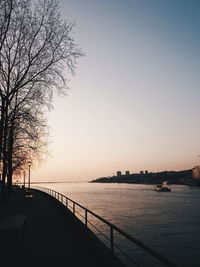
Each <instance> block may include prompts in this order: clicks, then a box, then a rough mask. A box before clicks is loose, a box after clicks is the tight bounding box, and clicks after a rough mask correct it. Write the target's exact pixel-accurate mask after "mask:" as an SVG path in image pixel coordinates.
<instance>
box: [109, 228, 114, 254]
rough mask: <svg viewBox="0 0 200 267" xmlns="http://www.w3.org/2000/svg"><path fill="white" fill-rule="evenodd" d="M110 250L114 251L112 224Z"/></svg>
mask: <svg viewBox="0 0 200 267" xmlns="http://www.w3.org/2000/svg"><path fill="white" fill-rule="evenodd" d="M110 250H111V253H114V238H113V228H112V226H110Z"/></svg>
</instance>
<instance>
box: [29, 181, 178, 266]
mask: <svg viewBox="0 0 200 267" xmlns="http://www.w3.org/2000/svg"><path fill="white" fill-rule="evenodd" d="M34 188H36V189H39V190H40V191H43V192H45V193H48V194H50V195H51V196H53V197H55V198H56V199H58V200H59V201H60V202H61V203H62V204H63V205H65V206H66V208H68V209H69V207H70V208H71V209H72V211H73V214H74V215H76V206H78V207H80V208H81V209H83V210H84V211H85V216H83V215H81V217H82V218H84V219H85V226H86V227H88V223H90V222H89V221H88V213H89V214H91V215H93V216H94V217H96V218H97V219H99V220H100V221H102V222H103V223H104V224H106V225H108V226H109V227H110V238H107V239H108V240H109V241H110V251H111V253H113V254H114V247H116V248H118V249H119V250H120V251H122V250H121V249H120V248H119V247H118V246H117V245H116V244H115V243H114V231H113V230H115V231H117V232H118V233H119V234H121V235H122V236H124V237H126V238H127V239H128V240H130V241H131V242H132V243H134V244H136V245H137V246H138V247H140V248H142V249H143V250H145V251H146V252H148V253H149V254H151V255H152V256H153V257H154V258H156V259H157V260H159V261H160V262H162V263H163V264H164V265H165V266H168V267H175V266H176V265H175V264H174V263H172V262H171V261H170V260H169V259H168V258H166V257H165V256H163V255H161V254H159V253H158V252H156V251H155V250H153V249H152V248H150V247H148V246H147V245H145V244H144V243H143V242H141V241H140V240H138V239H136V238H135V237H133V236H132V235H130V234H128V233H126V232H125V231H123V230H122V229H120V228H119V227H117V226H116V225H114V224H112V223H110V222H109V221H107V220H106V219H104V218H102V217H101V216H99V215H97V214H96V213H94V212H93V211H91V210H89V209H87V208H85V207H84V206H82V205H81V204H79V203H77V202H76V201H74V200H72V199H70V198H68V197H66V196H65V195H63V194H61V193H59V192H57V191H55V190H53V189H49V188H45V187H40V186H36V187H34ZM63 199H65V202H64V200H63ZM69 201H70V202H71V203H72V206H70V205H69ZM77 213H78V212H77ZM78 214H79V215H80V213H78ZM90 224H91V223H90ZM91 225H92V224H91ZM95 228H96V227H95ZM96 230H98V229H96ZM98 231H99V232H100V233H101V231H100V230H98ZM101 234H103V233H101ZM103 235H104V234H103ZM124 255H125V256H127V255H126V253H125V252H124ZM127 257H128V258H129V259H130V257H129V256H127ZM132 261H133V262H135V261H134V260H133V259H132Z"/></svg>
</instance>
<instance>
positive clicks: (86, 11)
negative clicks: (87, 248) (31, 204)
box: [31, 0, 200, 181]
mask: <svg viewBox="0 0 200 267" xmlns="http://www.w3.org/2000/svg"><path fill="white" fill-rule="evenodd" d="M60 6H61V12H62V14H63V17H64V18H66V19H69V20H70V21H75V22H76V27H75V33H74V39H75V41H76V42H77V43H78V44H79V46H80V47H81V48H82V50H83V52H84V53H85V57H83V58H81V59H80V60H79V61H78V64H77V70H76V74H75V76H71V77H70V76H69V78H70V79H71V80H70V81H69V87H70V88H71V89H70V90H69V93H68V96H67V97H64V98H61V97H58V96H54V110H53V111H51V112H50V113H49V114H48V117H49V124H50V126H51V128H52V130H51V138H50V139H51V144H50V152H51V157H49V158H48V159H47V161H46V163H45V164H44V165H43V166H41V167H40V168H38V169H37V170H31V179H32V180H33V181H88V180H91V179H95V178H98V177H103V176H112V175H113V173H116V172H117V171H118V170H121V171H122V172H125V171H127V170H129V171H130V172H131V173H133V172H139V171H140V170H144V171H145V170H148V171H153V172H157V171H165V170H167V171H170V170H175V171H176V170H177V171H178V170H187V169H191V168H193V167H194V166H195V165H200V158H199V155H200V142H199V139H200V127H199V114H200V105H199V99H200V90H199V84H200V73H199V72H200V53H199V51H200V34H199V29H200V17H199V13H200V1H197V0H191V1H189V0H187V1H186V0H169V1H161V0H143V1H139V0H125V1H122V0H109V1H106V0H102V1H97V0H93V1H91V0H85V1H81V0H77V1H73V0H67V1H66V0H60Z"/></svg>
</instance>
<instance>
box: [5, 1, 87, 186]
mask: <svg viewBox="0 0 200 267" xmlns="http://www.w3.org/2000/svg"><path fill="white" fill-rule="evenodd" d="M73 27H74V24H72V23H70V22H68V21H64V20H63V19H62V18H61V15H60V12H59V7H58V2H57V1H56V0H38V1H31V0H1V1H0V108H1V109H0V162H1V170H2V184H3V187H4V185H5V182H6V177H7V184H8V188H9V189H10V190H11V186H12V174H13V170H15V169H17V168H20V167H22V166H25V165H26V164H27V161H30V159H32V160H33V157H35V156H36V155H37V156H38V155H39V153H40V152H41V151H42V150H43V149H42V147H43V146H44V145H46V141H45V136H46V134H47V132H48V131H47V125H46V121H45V117H44V111H45V109H47V108H48V109H49V108H50V107H51V100H52V95H53V93H54V92H55V91H56V92H58V93H60V94H66V90H67V76H66V75H67V72H68V71H70V72H73V71H74V69H75V65H76V59H77V58H78V57H79V56H81V55H82V53H81V51H80V49H79V48H78V47H77V45H76V44H75V42H74V40H73V38H72V30H73Z"/></svg>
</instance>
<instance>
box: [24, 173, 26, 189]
mask: <svg viewBox="0 0 200 267" xmlns="http://www.w3.org/2000/svg"><path fill="white" fill-rule="evenodd" d="M25 179H26V171H24V188H25Z"/></svg>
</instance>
